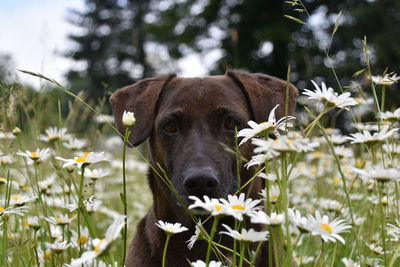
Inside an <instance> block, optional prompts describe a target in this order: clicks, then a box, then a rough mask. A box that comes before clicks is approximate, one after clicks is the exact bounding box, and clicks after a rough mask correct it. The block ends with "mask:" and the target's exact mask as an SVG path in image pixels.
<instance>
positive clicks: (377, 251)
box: [368, 244, 385, 255]
mask: <svg viewBox="0 0 400 267" xmlns="http://www.w3.org/2000/svg"><path fill="white" fill-rule="evenodd" d="M368 247H369V249H370V250H372V252H374V253H375V254H377V255H383V254H384V253H385V252H384V251H383V248H382V247H381V246H377V245H375V244H371V245H368Z"/></svg>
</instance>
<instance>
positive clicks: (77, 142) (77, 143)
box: [63, 137, 87, 150]
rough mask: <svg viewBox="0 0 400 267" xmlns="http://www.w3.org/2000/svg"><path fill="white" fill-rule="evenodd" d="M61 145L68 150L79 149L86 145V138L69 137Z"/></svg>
mask: <svg viewBox="0 0 400 267" xmlns="http://www.w3.org/2000/svg"><path fill="white" fill-rule="evenodd" d="M63 145H64V146H65V147H66V148H68V149H70V150H79V149H82V148H84V147H85V146H87V142H86V140H81V139H77V138H72V137H70V138H68V139H67V141H66V142H64V143H63Z"/></svg>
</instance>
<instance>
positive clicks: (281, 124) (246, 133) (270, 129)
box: [237, 105, 295, 145]
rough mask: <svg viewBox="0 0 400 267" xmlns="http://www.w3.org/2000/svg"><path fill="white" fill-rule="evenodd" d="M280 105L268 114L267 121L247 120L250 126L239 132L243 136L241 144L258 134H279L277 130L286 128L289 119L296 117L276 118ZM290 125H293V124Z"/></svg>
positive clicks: (239, 135)
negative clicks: (276, 111)
mask: <svg viewBox="0 0 400 267" xmlns="http://www.w3.org/2000/svg"><path fill="white" fill-rule="evenodd" d="M278 107H279V105H276V106H275V107H274V108H273V109H272V110H271V112H270V113H269V116H268V121H266V122H261V123H256V122H254V121H249V122H247V124H248V125H249V126H250V128H245V129H242V130H240V131H239V132H238V134H237V136H238V137H243V139H242V141H241V142H240V144H239V145H242V144H244V143H246V142H247V141H248V140H249V139H251V138H253V137H256V136H264V137H265V136H267V135H268V134H270V133H274V134H278V132H277V130H284V128H285V124H286V123H287V121H289V120H293V119H295V117H292V116H287V117H282V118H280V119H279V120H278V121H277V120H276V118H275V110H276V109H277V108H278ZM288 125H289V126H291V124H288Z"/></svg>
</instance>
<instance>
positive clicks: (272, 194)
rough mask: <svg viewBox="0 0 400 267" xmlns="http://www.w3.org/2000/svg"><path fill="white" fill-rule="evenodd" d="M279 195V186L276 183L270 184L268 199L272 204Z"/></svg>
mask: <svg viewBox="0 0 400 267" xmlns="http://www.w3.org/2000/svg"><path fill="white" fill-rule="evenodd" d="M279 195H280V191H279V186H277V185H273V186H271V189H270V190H269V201H270V202H271V203H272V204H275V203H276V202H277V201H278V198H279Z"/></svg>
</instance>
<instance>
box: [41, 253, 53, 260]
mask: <svg viewBox="0 0 400 267" xmlns="http://www.w3.org/2000/svg"><path fill="white" fill-rule="evenodd" d="M51 256H53V253H51V251H46V252H45V253H44V255H43V258H44V259H45V260H48V259H51Z"/></svg>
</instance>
